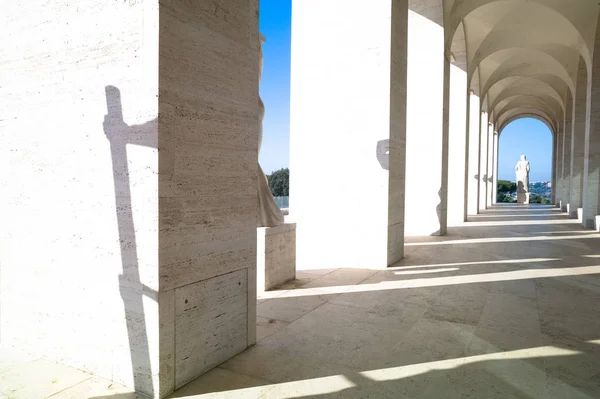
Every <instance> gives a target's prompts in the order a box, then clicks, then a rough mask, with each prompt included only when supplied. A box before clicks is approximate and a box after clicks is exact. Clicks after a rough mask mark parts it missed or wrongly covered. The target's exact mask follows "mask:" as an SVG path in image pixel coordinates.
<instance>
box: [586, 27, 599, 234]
mask: <svg viewBox="0 0 600 399" xmlns="http://www.w3.org/2000/svg"><path fill="white" fill-rule="evenodd" d="M599 20H600V18H599ZM597 29H598V30H597V32H596V42H595V49H594V60H593V63H592V73H591V79H590V81H589V82H588V104H587V107H588V108H587V109H588V115H589V129H587V130H586V136H585V150H584V151H585V153H584V154H585V155H584V156H585V158H584V159H585V163H584V182H583V192H584V194H585V196H584V198H583V225H584V226H585V227H587V228H595V229H596V230H600V225H599V224H598V222H599V221H600V220H599V217H598V216H599V215H600V25H598V28H597Z"/></svg>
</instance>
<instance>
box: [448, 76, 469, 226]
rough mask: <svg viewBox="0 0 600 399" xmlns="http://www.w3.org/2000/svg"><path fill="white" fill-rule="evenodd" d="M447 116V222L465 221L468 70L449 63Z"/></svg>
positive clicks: (449, 223) (453, 223)
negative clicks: (448, 111)
mask: <svg viewBox="0 0 600 399" xmlns="http://www.w3.org/2000/svg"><path fill="white" fill-rule="evenodd" d="M449 100H450V118H449V136H450V140H449V144H448V225H458V224H461V223H462V222H464V221H465V215H466V211H465V206H466V202H465V199H466V197H465V190H466V179H467V176H468V175H467V174H466V173H465V171H466V169H467V158H466V156H467V147H466V146H467V134H468V130H467V109H466V108H467V100H468V93H467V73H466V72H465V71H463V70H462V69H460V68H459V67H457V66H455V65H452V66H451V67H450V99H449Z"/></svg>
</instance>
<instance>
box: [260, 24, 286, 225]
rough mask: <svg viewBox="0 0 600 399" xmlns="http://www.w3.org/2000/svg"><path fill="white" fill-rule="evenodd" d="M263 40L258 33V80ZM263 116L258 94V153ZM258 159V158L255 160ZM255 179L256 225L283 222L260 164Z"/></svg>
mask: <svg viewBox="0 0 600 399" xmlns="http://www.w3.org/2000/svg"><path fill="white" fill-rule="evenodd" d="M264 42H265V36H264V35H263V34H262V33H260V58H259V59H260V63H259V70H258V81H259V82H260V80H261V78H262V69H263V52H262V45H263V43H264ZM264 117H265V104H264V103H263V102H262V99H261V98H260V96H259V97H258V151H259V153H260V147H261V145H262V133H263V129H262V125H263V119H264ZM257 161H258V160H257ZM257 180H258V215H257V216H258V220H257V223H258V227H275V226H279V225H282V224H283V223H284V217H283V213H282V212H281V209H279V206H277V203H276V202H275V198H273V194H272V193H271V189H270V188H269V182H268V180H267V176H265V173H264V172H263V170H262V168H261V167H260V164H258V167H257Z"/></svg>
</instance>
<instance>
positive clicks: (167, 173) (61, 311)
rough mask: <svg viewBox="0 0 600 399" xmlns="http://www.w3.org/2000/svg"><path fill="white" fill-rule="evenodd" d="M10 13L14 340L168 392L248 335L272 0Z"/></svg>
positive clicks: (7, 124) (9, 246) (6, 125)
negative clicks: (261, 50)
mask: <svg viewBox="0 0 600 399" xmlns="http://www.w3.org/2000/svg"><path fill="white" fill-rule="evenodd" d="M159 17H160V18H159ZM0 23H1V24H2V26H3V27H4V31H5V32H7V36H8V37H7V40H6V43H4V42H3V52H2V55H1V56H0V57H1V58H0V67H1V68H2V70H3V74H2V75H1V76H0V101H1V103H0V106H1V109H2V114H3V116H2V121H1V122H0V123H1V124H0V139H1V140H2V146H1V147H0V162H1V166H2V167H1V168H0V185H1V187H2V196H1V203H0V220H2V227H3V229H2V233H1V234H2V236H1V237H0V238H1V241H0V245H1V247H0V254H1V255H0V256H1V258H0V265H1V269H0V321H1V324H0V340H1V342H2V344H6V345H16V346H19V347H21V348H23V349H27V350H31V351H35V352H40V353H42V354H44V355H46V356H49V357H51V358H55V359H57V360H59V361H62V362H64V363H66V364H69V365H72V366H75V367H78V368H81V369H84V370H87V371H90V372H92V373H94V374H97V375H99V376H101V377H103V378H107V379H112V380H114V381H117V382H119V383H123V384H125V385H128V386H130V387H135V388H136V389H137V390H138V391H141V392H146V393H149V394H152V395H154V396H164V395H166V394H167V393H169V392H171V391H172V390H173V389H175V387H179V386H181V385H183V384H185V383H186V382H188V381H190V380H191V379H193V378H195V377H197V376H199V375H200V374H202V373H203V372H205V371H207V370H208V369H210V368H212V367H214V366H216V365H217V364H219V363H221V362H223V361H225V360H227V359H228V358H229V357H231V356H233V355H235V354H236V353H238V352H240V351H242V350H244V349H245V348H246V347H247V346H248V345H249V344H252V343H253V342H254V331H255V330H254V328H255V321H254V318H255V311H256V287H255V279H256V269H255V267H256V201H257V199H256V180H255V179H256V177H255V176H256V165H257V162H256V161H257V135H258V116H257V111H258V40H257V33H258V2H257V1H244V0H239V1H231V2H227V3H226V4H221V3H218V4H217V3H213V2H205V1H201V2H192V3H190V2H186V1H182V0H181V1H180V0H175V1H169V2H160V3H159V2H155V3H152V2H141V1H128V2H105V1H100V0H94V1H89V2H85V6H84V5H80V4H79V3H76V2H72V1H64V0H63V1H54V2H50V3H48V2H41V1H33V2H11V3H10V4H8V3H7V4H5V5H3V13H2V16H0ZM4 72H6V73H4ZM159 115H160V117H159ZM105 116H106V118H105Z"/></svg>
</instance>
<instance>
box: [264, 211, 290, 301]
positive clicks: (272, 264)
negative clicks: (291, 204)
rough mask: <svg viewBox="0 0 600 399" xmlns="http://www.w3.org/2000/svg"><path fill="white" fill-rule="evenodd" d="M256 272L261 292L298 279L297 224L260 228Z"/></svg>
mask: <svg viewBox="0 0 600 399" xmlns="http://www.w3.org/2000/svg"><path fill="white" fill-rule="evenodd" d="M256 270H257V289H258V291H259V292H261V291H266V290H270V289H272V288H275V287H277V286H279V285H281V284H283V283H286V282H288V281H290V280H293V279H295V278H296V224H295V223H286V224H283V225H281V226H277V227H259V228H258V230H257V245H256Z"/></svg>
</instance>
